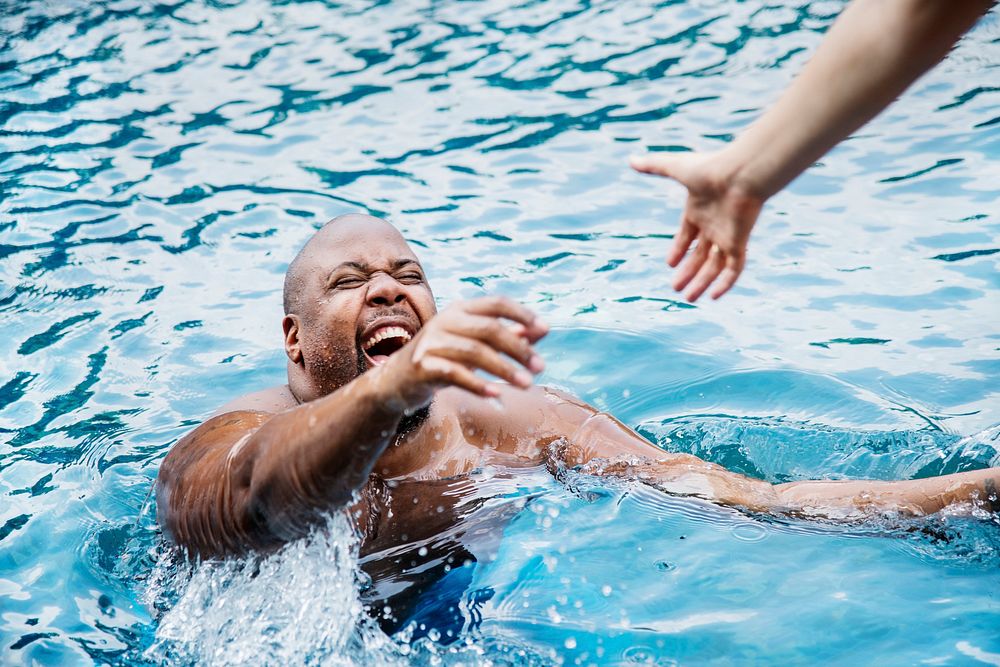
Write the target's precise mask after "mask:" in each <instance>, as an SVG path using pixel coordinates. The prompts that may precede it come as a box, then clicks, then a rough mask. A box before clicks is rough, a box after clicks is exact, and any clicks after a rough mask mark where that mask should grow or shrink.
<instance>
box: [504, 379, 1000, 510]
mask: <svg viewBox="0 0 1000 667" xmlns="http://www.w3.org/2000/svg"><path fill="white" fill-rule="evenodd" d="M539 399H541V400H544V401H546V402H547V403H548V406H547V409H545V410H543V411H538V410H534V411H532V410H531V409H530V406H532V405H536V404H537V402H538V400H539ZM518 401H522V402H523V405H519V404H518ZM504 403H505V405H506V406H507V407H508V412H507V413H506V414H510V415H512V416H513V415H520V419H521V420H522V423H521V424H520V425H519V428H520V429H521V430H523V431H524V432H526V433H532V434H533V436H532V437H538V438H540V439H543V441H544V442H551V443H552V444H551V446H550V447H549V448H548V450H547V451H546V453H545V457H546V461H547V463H548V464H549V465H550V467H560V466H566V467H569V468H576V469H578V470H580V471H581V472H584V473H588V474H593V475H609V476H615V477H622V478H626V479H636V480H640V481H642V482H645V483H648V484H650V485H653V486H656V487H658V488H661V489H663V490H664V491H667V492H668V493H674V494H678V495H689V496H695V497H699V498H703V499H705V500H709V501H712V502H715V503H719V504H723V505H730V506H734V507H742V508H745V509H748V510H751V511H756V512H769V513H780V514H793V515H799V516H804V517H811V518H831V519H862V518H865V517H867V516H871V515H878V514H887V513H889V514H902V515H908V516H922V515H927V514H933V513H934V512H938V511H940V510H942V509H944V508H945V507H948V506H950V505H959V504H978V505H980V506H982V507H984V508H985V509H987V510H989V511H993V512H1000V496H998V493H1000V491H998V489H1000V468H988V469H984V470H975V471H970V472H964V473H956V474H952V475H943V476H940V477H930V478H926V479H913V480H898V481H877V480H810V481H802V482H791V483H786V484H775V485H772V484H770V483H769V482H766V481H764V480H760V479H754V478H751V477H746V476H745V475H740V474H738V473H735V472H732V471H730V470H726V469H725V468H723V467H722V466H720V465H718V464H715V463H709V462H708V461H703V460H702V459H700V458H698V457H696V456H692V455H690V454H677V453H670V452H665V451H663V450H662V449H660V448H659V447H657V446H656V445H653V444H652V443H650V442H649V441H648V440H646V439H645V438H643V437H642V436H640V435H639V434H638V433H636V432H635V431H633V430H632V429H630V428H629V427H627V426H626V425H624V424H622V423H621V422H620V421H618V420H617V419H615V418H614V417H612V416H610V415H608V414H606V413H603V412H599V411H597V410H596V409H595V408H593V407H591V406H590V405H587V404H586V403H584V402H583V401H580V400H579V399H576V398H574V397H572V396H568V395H566V394H563V393H561V392H556V391H553V390H549V389H536V390H533V391H532V392H530V393H522V395H521V396H514V395H512V396H509V397H507V396H505V397H504ZM539 416H541V419H540V420H539ZM510 426H511V424H510V423H509V422H508V428H509V427H510Z"/></svg>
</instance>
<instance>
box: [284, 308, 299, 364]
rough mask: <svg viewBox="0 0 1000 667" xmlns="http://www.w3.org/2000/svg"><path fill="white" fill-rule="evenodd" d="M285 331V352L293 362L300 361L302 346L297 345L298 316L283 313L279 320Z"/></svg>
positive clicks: (297, 362)
mask: <svg viewBox="0 0 1000 667" xmlns="http://www.w3.org/2000/svg"><path fill="white" fill-rule="evenodd" d="M281 328H282V330H284V332H285V354H287V355H288V358H289V359H290V360H291V362H292V363H293V364H301V363H302V347H301V346H300V345H299V316H298V315H285V317H284V319H282V320H281Z"/></svg>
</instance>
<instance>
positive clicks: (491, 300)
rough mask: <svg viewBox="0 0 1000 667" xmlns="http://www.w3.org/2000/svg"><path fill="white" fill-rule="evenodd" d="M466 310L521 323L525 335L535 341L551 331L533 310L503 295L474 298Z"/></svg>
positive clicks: (529, 339) (532, 341)
mask: <svg viewBox="0 0 1000 667" xmlns="http://www.w3.org/2000/svg"><path fill="white" fill-rule="evenodd" d="M465 311H466V312H468V313H471V314H473V315H485V316H487V317H494V318H496V317H502V318H504V319H507V320H510V321H511V322H516V323H517V324H520V325H521V326H522V327H524V328H523V335H524V337H525V338H527V339H528V341H529V342H531V343H535V342H537V341H538V340H539V339H541V338H542V337H543V336H545V334H547V333H548V332H549V328H548V326H547V325H546V324H545V323H544V322H542V321H541V320H540V319H538V317H536V316H535V314H534V313H533V312H531V311H530V310H529V309H527V308H525V307H524V306H522V305H521V304H519V303H518V302H516V301H513V300H512V299H508V298H506V297H502V296H489V297H483V298H480V299H474V300H472V301H469V302H468V303H467V304H465Z"/></svg>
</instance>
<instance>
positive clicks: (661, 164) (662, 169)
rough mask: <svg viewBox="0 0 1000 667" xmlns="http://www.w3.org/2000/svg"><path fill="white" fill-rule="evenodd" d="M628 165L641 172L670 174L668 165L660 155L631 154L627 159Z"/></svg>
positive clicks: (661, 174)
mask: <svg viewBox="0 0 1000 667" xmlns="http://www.w3.org/2000/svg"><path fill="white" fill-rule="evenodd" d="M628 163H629V166H630V167H632V168H633V169H635V170H636V171H638V172H640V173H643V174H655V175H657V176H670V170H669V165H668V164H667V163H666V162H665V161H664V159H663V158H662V157H659V158H657V157H655V156H652V155H633V156H632V157H630V158H629V159H628Z"/></svg>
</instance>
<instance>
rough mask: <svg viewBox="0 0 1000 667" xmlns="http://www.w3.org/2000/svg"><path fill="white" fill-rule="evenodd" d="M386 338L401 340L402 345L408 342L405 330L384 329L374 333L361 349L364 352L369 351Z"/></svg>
mask: <svg viewBox="0 0 1000 667" xmlns="http://www.w3.org/2000/svg"><path fill="white" fill-rule="evenodd" d="M386 338H402V339H403V344H404V345H405V344H406V343H408V342H410V334H409V333H408V332H407V331H406V329H404V328H402V327H385V328H382V329H379V330H378V331H376V332H375V333H374V334H373V335H372V336H371V338H369V339H368V340H366V341H365V342H364V345H363V347H364V348H365V349H366V350H370V349H371V348H372V347H374V346H375V345H377V344H378V343H380V342H382V341H383V340H385V339H386Z"/></svg>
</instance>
